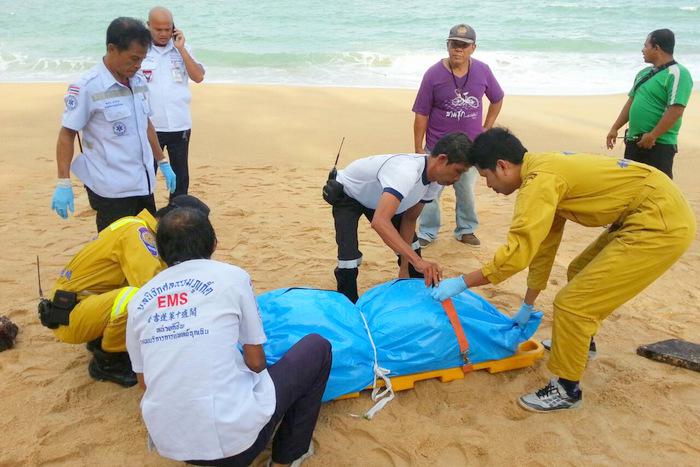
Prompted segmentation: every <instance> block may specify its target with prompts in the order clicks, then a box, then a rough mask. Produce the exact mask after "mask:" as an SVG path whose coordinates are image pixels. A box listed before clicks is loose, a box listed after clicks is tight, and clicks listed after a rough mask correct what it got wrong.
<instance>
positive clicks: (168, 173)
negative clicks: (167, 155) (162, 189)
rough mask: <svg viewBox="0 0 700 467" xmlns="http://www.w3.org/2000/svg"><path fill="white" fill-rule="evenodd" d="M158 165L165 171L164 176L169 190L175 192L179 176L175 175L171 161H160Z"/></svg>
mask: <svg viewBox="0 0 700 467" xmlns="http://www.w3.org/2000/svg"><path fill="white" fill-rule="evenodd" d="M158 167H160V170H161V171H162V172H163V176H164V177H165V186H167V187H168V191H169V192H170V193H175V186H176V185H177V177H176V176H175V172H173V168H172V167H170V162H168V161H160V162H158Z"/></svg>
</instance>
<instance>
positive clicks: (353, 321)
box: [258, 279, 542, 401]
mask: <svg viewBox="0 0 700 467" xmlns="http://www.w3.org/2000/svg"><path fill="white" fill-rule="evenodd" d="M429 292H430V291H429V289H427V288H426V287H425V285H424V284H423V281H422V280H419V279H400V280H393V281H390V282H387V283H384V284H381V285H378V286H376V287H374V288H372V289H370V290H369V291H367V292H366V293H365V294H364V295H362V297H360V300H359V301H358V302H357V304H356V305H353V304H352V302H350V301H349V300H348V299H347V298H346V297H345V296H344V295H342V294H340V293H338V292H334V291H330V290H318V289H303V288H288V289H278V290H273V291H271V292H267V293H264V294H261V295H260V296H258V304H259V305H260V312H261V315H262V319H263V326H264V328H265V333H266V334H267V338H268V341H267V343H266V344H265V354H266V356H267V362H268V364H270V365H271V364H273V363H275V362H276V361H277V360H279V359H280V358H281V357H282V356H283V355H284V354H285V353H286V352H287V350H289V348H290V347H291V346H292V345H294V344H295V343H296V342H298V341H299V340H300V339H301V338H302V337H304V336H305V335H307V334H310V333H317V334H320V335H322V336H323V337H325V338H326V339H328V340H329V341H330V342H331V344H332V345H333V366H332V368H331V375H330V379H329V380H328V385H327V387H326V392H325V393H324V395H323V400H324V401H327V400H331V399H335V398H337V397H339V396H341V395H343V394H348V393H352V392H357V391H360V390H362V389H364V388H366V387H367V386H369V385H371V384H372V382H373V381H374V372H373V368H374V351H373V349H372V344H371V343H370V338H369V336H368V334H367V330H366V328H365V324H364V322H363V319H362V315H364V317H365V318H366V320H367V323H368V327H369V331H370V333H371V335H372V338H373V340H374V343H375V345H376V350H377V361H378V364H379V367H382V368H385V369H388V370H389V374H388V376H389V377H393V376H400V375H406V374H410V373H420V372H425V371H431V370H441V369H444V368H454V367H459V366H461V365H462V364H463V361H462V358H461V355H460V351H459V344H458V342H457V338H456V336H455V333H454V330H453V329H452V325H451V324H450V322H449V319H448V318H447V315H446V314H445V311H444V309H443V307H442V304H441V303H439V302H437V301H435V300H433V299H432V298H431V297H430V294H429ZM452 301H453V303H454V306H455V309H456V311H457V314H458V316H459V319H460V322H461V323H462V327H463V329H464V333H465V334H466V336H467V340H468V341H469V347H470V350H471V352H470V360H471V362H472V363H479V362H484V361H488V360H499V359H502V358H506V357H509V356H511V355H513V354H514V353H515V351H516V350H517V347H518V344H520V343H521V342H523V341H526V340H527V339H529V338H530V337H531V336H532V335H533V334H534V333H535V331H536V330H537V327H538V326H539V324H540V321H541V319H542V313H541V312H535V313H533V315H532V317H531V319H530V321H529V322H528V323H527V325H526V326H525V327H524V328H521V327H519V326H517V325H516V324H515V322H514V321H513V320H511V319H510V318H509V317H508V316H506V315H503V314H501V313H500V312H499V311H498V310H497V309H496V308H495V307H494V306H493V305H491V304H490V303H489V302H488V301H486V300H485V299H484V298H482V297H480V296H479V295H476V294H475V293H473V292H470V291H465V292H463V293H461V294H459V295H457V296H455V297H453V298H452Z"/></svg>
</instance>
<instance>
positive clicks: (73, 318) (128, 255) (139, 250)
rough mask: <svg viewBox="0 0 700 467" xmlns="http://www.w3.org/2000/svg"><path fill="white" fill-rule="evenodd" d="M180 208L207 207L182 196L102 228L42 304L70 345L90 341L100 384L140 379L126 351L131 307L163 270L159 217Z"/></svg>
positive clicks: (46, 320)
mask: <svg viewBox="0 0 700 467" xmlns="http://www.w3.org/2000/svg"><path fill="white" fill-rule="evenodd" d="M177 207H192V208H195V209H200V210H202V211H204V212H206V213H207V214H208V213H209V208H208V207H207V206H206V205H205V204H204V203H203V202H201V201H200V200H198V199H197V198H195V197H193V196H189V195H181V196H178V197H175V198H173V200H172V202H171V203H170V204H169V205H168V206H166V207H164V208H162V209H161V210H159V211H158V212H157V213H156V217H153V216H152V215H151V214H150V213H149V212H148V210H146V209H144V210H143V211H141V212H140V213H139V214H138V215H137V216H128V217H122V218H121V219H119V220H117V221H115V222H113V223H112V224H110V225H109V226H108V227H107V228H105V229H104V230H102V231H101V232H100V233H99V234H98V236H97V238H96V239H95V240H94V241H92V242H90V243H88V244H87V245H86V246H85V247H84V248H82V249H81V250H80V251H79V252H78V253H77V254H76V255H75V256H74V257H73V259H71V261H70V262H69V263H68V265H67V266H66V267H65V268H64V269H63V270H62V271H61V274H60V277H59V278H58V280H57V281H56V284H55V286H54V292H53V299H52V300H42V301H41V302H40V304H39V318H40V319H41V322H42V324H43V325H44V326H46V327H48V328H50V329H52V330H53V333H54V335H55V336H56V337H57V338H58V339H59V340H60V341H61V342H65V343H68V344H83V343H88V345H87V347H88V350H90V351H91V352H92V353H93V358H92V360H91V361H90V365H89V367H88V371H89V373H90V376H92V377H93V378H95V379H97V380H107V381H112V382H115V383H117V384H119V385H121V386H124V387H129V386H133V385H135V384H136V375H135V374H134V372H133V371H132V369H131V362H130V361H129V356H128V354H127V353H126V342H125V334H126V319H127V304H128V303H129V301H130V300H131V298H132V297H133V296H134V294H135V293H136V292H137V291H138V289H139V287H141V286H142V285H143V284H145V283H146V282H148V281H149V280H151V279H152V278H153V276H155V275H156V274H158V273H159V272H160V271H162V270H163V269H165V267H166V266H165V263H164V262H163V261H162V260H161V258H160V256H159V255H158V250H157V248H156V242H155V238H154V234H155V231H156V226H157V220H156V219H157V218H160V217H162V216H164V215H165V214H166V213H167V212H169V211H170V210H172V209H175V208H177Z"/></svg>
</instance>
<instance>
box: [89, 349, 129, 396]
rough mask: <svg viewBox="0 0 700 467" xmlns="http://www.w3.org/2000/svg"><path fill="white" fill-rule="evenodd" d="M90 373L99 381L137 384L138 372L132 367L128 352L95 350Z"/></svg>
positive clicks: (126, 386) (127, 385) (125, 385)
mask: <svg viewBox="0 0 700 467" xmlns="http://www.w3.org/2000/svg"><path fill="white" fill-rule="evenodd" d="M93 355H94V356H93V357H92V360H90V365H89V366H88V373H90V376H92V377H93V378H94V379H96V380H98V381H111V382H113V383H117V384H118V385H120V386H122V387H125V388H130V387H131V386H135V385H136V382H137V381H136V373H134V371H133V370H132V369H131V360H129V354H128V353H126V352H117V353H111V352H104V351H102V350H100V351H95V352H93Z"/></svg>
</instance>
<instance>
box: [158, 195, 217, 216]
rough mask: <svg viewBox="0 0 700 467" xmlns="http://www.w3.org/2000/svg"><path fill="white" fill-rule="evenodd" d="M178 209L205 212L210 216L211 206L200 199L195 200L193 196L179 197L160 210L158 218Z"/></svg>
mask: <svg viewBox="0 0 700 467" xmlns="http://www.w3.org/2000/svg"><path fill="white" fill-rule="evenodd" d="M177 208H190V209H196V210H197V211H201V212H203V213H204V214H205V215H206V216H209V212H210V210H209V206H207V205H206V204H205V203H204V201H202V200H200V199H199V198H195V197H194V196H192V195H177V196H176V197H174V198H173V199H171V200H170V203H169V204H168V205H167V206H165V207H163V208H160V209H159V210H158V212H157V213H156V217H163V216H164V215H166V214H167V213H169V212H170V211H172V210H173V209H177Z"/></svg>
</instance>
